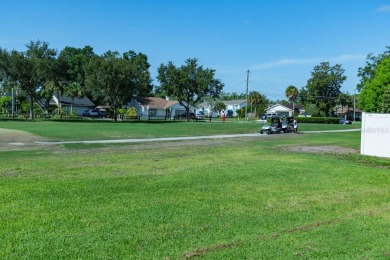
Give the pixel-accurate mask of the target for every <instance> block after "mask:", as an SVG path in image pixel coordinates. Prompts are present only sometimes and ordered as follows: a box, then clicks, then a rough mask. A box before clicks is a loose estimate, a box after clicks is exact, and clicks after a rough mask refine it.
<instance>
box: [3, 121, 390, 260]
mask: <svg viewBox="0 0 390 260" xmlns="http://www.w3.org/2000/svg"><path fill="white" fill-rule="evenodd" d="M43 123H44V122H43ZM15 124H16V123H15ZM39 124H41V122H37V123H31V125H30V128H34V129H35V130H31V129H30V130H29V131H30V132H33V133H37V132H39V131H41V132H42V133H44V132H45V131H46V132H47V133H46V134H42V136H43V137H45V138H48V139H50V140H60V139H61V138H60V136H59V135H58V133H57V135H56V136H50V135H51V134H50V132H49V131H48V130H47V126H46V125H44V124H43V126H44V127H42V125H39ZM58 124H60V123H58ZM194 124H195V125H196V123H193V125H194ZM5 125H8V127H7V128H13V129H19V130H26V129H25V128H26V126H23V125H20V126H18V125H14V126H10V125H11V123H6V124H5ZM132 125H134V126H137V125H136V124H127V126H128V127H129V129H128V130H131V126H132ZM156 125H157V124H151V125H149V127H155V126H156ZM172 125H173V124H172ZM183 125H184V126H183ZM185 125H187V127H188V126H191V127H192V125H190V124H189V123H188V124H187V123H183V124H181V125H180V126H179V128H181V127H183V128H184V127H185ZM220 125H221V124H220ZM244 125H245V124H244ZM15 126H16V127H15ZM157 126H158V125H157ZM45 127H46V128H45ZM65 127H68V126H65ZM114 127H115V125H114ZM218 127H221V126H217V128H218ZM222 127H224V129H223V130H210V131H214V132H215V134H217V133H226V132H227V133H229V124H225V125H223V126H222ZM230 127H231V128H232V129H234V128H241V127H243V126H242V125H241V124H240V125H237V126H235V125H233V124H231V125H230ZM247 127H248V128H247V132H255V129H257V126H256V127H253V129H252V128H251V126H247ZM45 129H46V130H45ZM58 129H61V126H59V128H58ZM191 129H192V128H188V131H187V132H191V131H193V130H191ZM248 129H249V130H248ZM133 130H134V131H133V134H134V135H137V133H138V132H137V131H136V127H135V128H134V129H133ZM58 131H60V130H58ZM113 131H115V130H113ZM138 131H139V130H138ZM145 131H146V130H144V132H145ZM150 131H151V132H152V131H153V130H152V129H150ZM154 131H156V130H154ZM159 131H162V133H161V136H169V134H167V133H166V132H168V131H167V130H164V129H163V130H161V129H160V130H159ZM164 131H166V132H164ZM177 131H178V130H177ZM234 131H236V130H234ZM242 131H243V132H244V130H242ZM64 132H65V131H64ZM119 132H120V131H118V133H119ZM177 134H178V135H179V134H180V133H179V132H178V133H177ZM52 135H54V134H52ZM68 135H71V134H70V133H69V134H68ZM73 135H76V133H75V132H73ZM118 135H120V134H118ZM138 135H139V136H142V135H144V133H139V134H138ZM151 135H152V134H151ZM182 135H184V134H182ZM92 136H93V135H92ZM123 136H125V135H123ZM127 136H128V135H126V137H127ZM153 136H154V137H156V136H155V135H154V134H153ZM171 136H172V133H171ZM142 137H144V136H142ZM77 138H79V137H77ZM99 138H101V136H99ZM64 139H72V138H70V137H69V136H68V137H66V138H64ZM74 139H76V138H74ZM90 139H98V138H95V137H91V138H90ZM359 145H360V132H346V133H322V134H298V135H294V134H286V135H273V136H268V137H266V138H256V137H254V138H232V139H222V140H220V139H218V140H197V141H176V142H175V141H173V142H156V143H145V144H142V143H137V144H121V145H108V144H107V145H67V146H64V145H58V146H54V147H50V148H44V149H36V150H20V149H19V150H13V151H2V152H0V230H1V232H0V241H1V243H0V258H6V259H7V258H10V259H18V258H27V259H31V258H40V259H47V258H51V259H58V258H72V259H73V258H80V259H86V258H87V259H96V258H104V259H106V258H113V259H183V258H196V257H200V258H202V259H262V258H263V259H264V258H266V259H288V258H299V259H301V258H332V259H334V258H338V259H362V258H363V259H365V258H368V259H373V258H375V259H388V258H389V257H390V240H389V231H390V188H389V187H390V178H389V172H390V171H389V169H390V160H389V159H379V158H372V157H365V156H361V155H360V154H359V153H358V149H359Z"/></svg>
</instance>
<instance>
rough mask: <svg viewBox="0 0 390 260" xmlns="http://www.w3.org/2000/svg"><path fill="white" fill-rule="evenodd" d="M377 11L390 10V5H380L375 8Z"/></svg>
mask: <svg viewBox="0 0 390 260" xmlns="http://www.w3.org/2000/svg"><path fill="white" fill-rule="evenodd" d="M376 10H377V11H378V12H381V13H383V12H390V5H381V6H380V7H379V8H378V9H376Z"/></svg>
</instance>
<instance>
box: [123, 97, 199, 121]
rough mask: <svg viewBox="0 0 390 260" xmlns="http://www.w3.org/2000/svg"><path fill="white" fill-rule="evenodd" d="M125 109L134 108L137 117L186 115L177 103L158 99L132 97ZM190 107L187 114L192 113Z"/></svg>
mask: <svg viewBox="0 0 390 260" xmlns="http://www.w3.org/2000/svg"><path fill="white" fill-rule="evenodd" d="M127 107H134V108H135V109H136V110H137V115H138V116H142V117H148V116H150V117H167V118H174V117H175V116H177V115H182V114H185V113H186V110H185V107H183V106H182V105H181V104H180V103H179V101H175V100H169V98H168V97H167V98H165V99H164V98H159V97H133V98H132V99H131V101H130V102H129V103H128V104H127ZM194 110H195V109H194V108H193V107H191V108H190V111H189V112H194Z"/></svg>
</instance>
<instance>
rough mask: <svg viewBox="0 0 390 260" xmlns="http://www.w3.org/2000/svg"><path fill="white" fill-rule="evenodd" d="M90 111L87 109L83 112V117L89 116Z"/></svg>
mask: <svg viewBox="0 0 390 260" xmlns="http://www.w3.org/2000/svg"><path fill="white" fill-rule="evenodd" d="M91 110H92V109H87V110H85V111H84V112H83V114H82V115H83V116H89V113H90V112H91Z"/></svg>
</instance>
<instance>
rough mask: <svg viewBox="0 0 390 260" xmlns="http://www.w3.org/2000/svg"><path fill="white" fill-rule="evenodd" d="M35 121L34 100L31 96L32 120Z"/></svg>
mask: <svg viewBox="0 0 390 260" xmlns="http://www.w3.org/2000/svg"><path fill="white" fill-rule="evenodd" d="M33 119H34V99H33V98H32V97H31V96H30V120H33Z"/></svg>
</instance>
